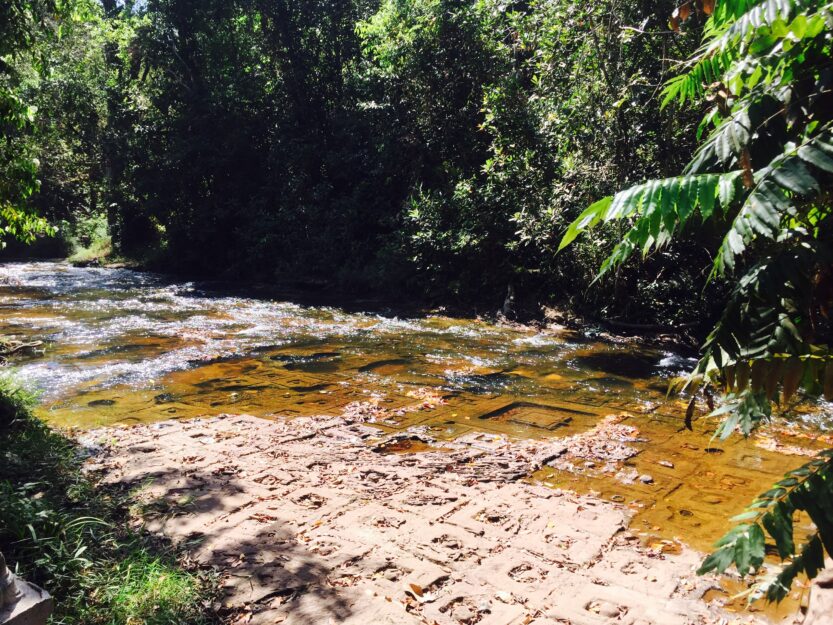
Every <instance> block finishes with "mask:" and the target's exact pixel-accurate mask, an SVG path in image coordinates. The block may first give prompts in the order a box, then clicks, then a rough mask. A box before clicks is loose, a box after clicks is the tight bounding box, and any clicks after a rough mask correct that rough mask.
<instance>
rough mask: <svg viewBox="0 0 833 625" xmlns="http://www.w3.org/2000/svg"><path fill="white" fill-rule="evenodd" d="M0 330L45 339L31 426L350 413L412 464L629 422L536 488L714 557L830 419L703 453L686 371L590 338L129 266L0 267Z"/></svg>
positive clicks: (24, 356) (28, 360)
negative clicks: (624, 515) (621, 434)
mask: <svg viewBox="0 0 833 625" xmlns="http://www.w3.org/2000/svg"><path fill="white" fill-rule="evenodd" d="M354 308H355V307H354ZM0 326H1V327H2V332H3V334H4V336H6V337H13V338H15V339H17V340H20V341H25V342H37V343H39V344H40V345H39V346H38V347H37V348H35V349H32V350H29V351H28V352H21V353H20V354H18V355H16V356H15V357H14V359H13V364H14V365H15V366H16V367H17V369H18V372H19V375H20V377H21V378H22V379H23V380H24V381H25V383H26V384H27V385H29V386H30V387H31V388H32V389H35V390H37V391H38V392H39V393H40V395H41V400H42V402H41V407H40V409H39V414H40V416H41V417H42V418H44V419H45V420H47V421H48V422H49V423H51V424H53V425H55V426H59V427H64V428H72V429H74V430H89V429H93V428H100V427H106V426H120V425H148V424H153V423H158V422H162V421H168V420H186V419H193V418H195V417H213V416H215V415H219V414H245V415H253V416H255V417H262V418H266V419H273V420H274V419H279V420H283V419H286V418H293V417H320V416H322V415H324V416H335V417H350V418H353V419H355V418H356V417H360V418H361V422H362V423H364V424H366V425H369V426H371V427H372V428H374V429H375V430H376V431H378V432H379V433H380V435H392V436H395V435H402V436H401V437H400V438H398V439H396V440H397V444H398V445H400V446H401V447H403V449H401V450H400V451H413V452H415V453H418V452H419V451H420V449H423V448H424V447H428V448H432V449H441V448H442V446H443V443H444V442H449V443H451V442H453V441H456V440H459V439H461V437H471V436H472V435H483V436H486V437H500V438H501V440H505V441H524V440H535V441H547V440H556V439H567V438H570V437H576V436H581V435H582V434H583V433H586V432H588V431H592V430H593V428H595V427H597V426H598V425H599V424H600V423H601V422H602V421H603V420H604V419H605V418H608V417H610V416H611V415H615V416H617V419H618V423H620V424H622V425H623V426H627V427H629V428H632V430H631V431H632V432H633V435H632V436H631V437H630V438H629V440H628V441H627V444H628V446H629V447H630V448H631V449H632V450H633V453H632V454H631V455H626V456H624V457H622V458H618V459H617V460H615V461H614V462H613V463H612V464H611V462H607V461H605V459H604V458H600V459H596V458H590V457H588V456H586V455H582V454H581V453H579V454H577V455H576V454H574V455H573V456H572V457H568V458H566V459H564V460H563V461H562V462H558V463H553V464H552V465H544V466H543V467H542V468H539V469H537V470H536V471H535V472H534V475H532V476H531V478H532V481H533V482H534V483H536V484H538V485H543V486H548V487H551V488H554V489H570V490H572V491H576V492H578V493H581V494H593V495H595V496H598V497H600V498H601V499H604V500H606V501H608V502H612V503H615V504H618V505H621V506H623V507H624V508H626V509H627V510H628V511H629V518H630V528H631V531H633V532H635V533H636V534H638V535H639V536H640V539H641V540H642V542H643V544H645V545H647V546H656V545H659V546H660V547H662V546H664V545H668V549H669V550H672V549H674V547H673V545H674V544H676V543H680V544H686V545H690V546H692V547H694V548H695V549H700V550H705V549H707V548H708V547H709V546H710V545H711V543H713V541H714V540H716V539H717V538H719V537H720V535H721V534H722V533H723V532H724V531H725V530H726V529H727V527H728V521H727V519H728V518H729V517H730V516H731V515H732V514H734V513H737V512H739V511H740V510H741V509H742V508H743V507H744V506H745V504H746V503H748V502H749V501H750V500H751V498H752V497H753V496H754V495H755V494H757V493H759V492H761V491H763V490H766V489H767V488H768V487H769V486H770V484H771V483H772V482H773V481H775V480H776V479H778V478H779V477H780V476H781V475H782V474H783V473H784V471H786V470H789V469H790V468H792V467H795V466H797V465H798V464H801V463H802V461H803V458H802V456H801V455H800V452H801V451H802V450H803V449H812V448H814V446H817V445H819V444H820V442H819V441H820V438H819V437H822V436H824V435H825V431H826V429H827V427H828V423H827V421H826V420H825V419H826V417H825V416H824V415H825V414H826V412H825V410H823V409H821V410H820V409H819V408H818V407H810V408H808V409H806V410H805V411H804V413H805V414H804V416H803V417H801V418H797V419H794V420H793V421H792V422H791V423H789V424H788V425H789V432H790V436H788V437H787V438H786V439H784V438H782V440H785V441H786V442H787V443H789V444H790V445H792V446H793V447H794V449H786V450H785V449H784V448H783V447H782V448H781V449H780V450H779V449H773V448H772V445H771V444H767V443H771V442H772V440H771V439H770V438H768V437H766V436H762V437H759V438H758V439H755V440H742V439H740V438H733V439H731V440H730V441H727V442H726V443H719V442H716V441H715V440H713V438H712V432H713V426H714V424H713V423H710V422H709V421H708V420H707V419H702V418H701V419H698V420H697V421H695V427H694V431H688V430H686V429H685V427H684V413H685V404H686V402H685V399H674V398H669V397H668V396H667V387H668V381H669V380H670V379H671V378H673V377H674V376H678V375H681V374H684V373H685V372H686V371H688V370H689V369H690V368H691V367H692V366H693V365H694V363H695V360H694V359H693V358H692V357H691V356H690V355H684V354H681V353H678V352H675V351H674V350H670V349H661V348H652V347H641V346H639V345H638V344H635V343H633V342H630V341H628V342H625V341H616V340H611V339H610V338H609V337H605V336H604V335H603V334H602V333H600V332H599V331H598V330H596V329H592V328H588V329H587V330H585V331H575V330H568V329H565V328H550V329H546V330H540V329H534V328H522V327H508V326H503V325H499V324H495V323H492V322H489V321H486V320H482V319H456V318H451V317H446V316H443V315H430V314H429V315H421V316H417V317H413V318H410V317H401V316H396V315H393V314H391V313H386V312H385V311H382V312H353V311H348V310H346V309H344V308H339V307H332V306H313V305H304V304H300V303H296V302H293V301H285V300H283V299H281V298H276V297H272V298H265V297H253V296H251V295H250V294H247V293H246V292H245V291H243V290H239V289H232V288H229V286H228V285H223V286H220V285H216V284H207V283H205V284H204V283H195V282H178V281H175V280H172V279H169V278H166V277H164V276H160V275H155V274H151V273H144V272H136V271H132V270H128V269H103V268H76V267H71V266H69V265H67V264H65V263H56V262H31V263H11V264H6V265H3V266H0ZM822 408H824V407H822ZM426 441H427V442H426ZM409 446H410V447H412V449H409ZM422 446H424V447H422ZM784 451H789V452H792V453H784ZM785 609H787V608H785Z"/></svg>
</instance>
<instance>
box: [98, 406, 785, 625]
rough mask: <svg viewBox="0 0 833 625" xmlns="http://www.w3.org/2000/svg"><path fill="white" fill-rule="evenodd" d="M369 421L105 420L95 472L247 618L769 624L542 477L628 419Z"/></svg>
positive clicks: (611, 446)
mask: <svg viewBox="0 0 833 625" xmlns="http://www.w3.org/2000/svg"><path fill="white" fill-rule="evenodd" d="M362 420H363V419H362V416H361V414H358V415H355V416H354V417H352V418H351V417H309V418H296V419H277V420H273V421H270V420H265V419H259V418H255V417H250V416H242V415H222V416H218V417H212V418H206V419H195V420H187V421H167V422H161V423H156V424H152V425H141V426H133V427H115V428H106V429H101V430H97V431H94V432H91V433H88V434H87V435H85V437H84V441H85V442H86V444H87V445H88V446H90V447H91V449H93V450H94V452H95V455H94V456H93V457H92V458H91V459H90V461H89V462H88V465H87V471H88V472H90V473H91V474H94V475H98V476H100V478H101V480H102V482H103V483H104V484H107V485H108V487H118V488H119V489H122V490H133V491H134V492H135V493H136V496H137V497H138V498H139V501H140V504H139V505H138V506H137V507H135V508H134V512H135V516H134V519H133V522H134V524H135V525H136V527H139V528H142V530H143V531H149V532H151V533H153V534H154V535H157V536H158V537H160V539H162V540H165V541H172V542H173V543H174V544H177V545H179V546H180V547H181V548H182V549H183V550H184V551H185V552H186V553H187V554H188V557H189V558H190V559H192V560H193V561H194V562H196V563H198V564H199V565H200V566H202V567H211V568H213V569H215V570H217V571H218V572H219V575H220V583H221V587H222V589H223V593H224V597H223V599H222V604H223V605H225V606H226V607H230V608H233V609H234V610H236V612H237V617H236V619H235V620H234V621H233V622H234V623H237V624H244V623H248V624H251V625H257V624H266V623H268V624H270V625H271V624H272V623H286V624H287V625H289V624H304V625H307V624H309V625H311V624H313V623H344V624H347V623H356V624H359V623H362V624H366V623H374V624H379V623H391V624H393V623H396V624H407V623H414V624H417V623H428V624H434V623H437V624H439V625H471V624H474V623H479V624H480V625H510V624H511V625H519V624H521V623H524V624H527V625H529V624H533V623H534V624H535V625H544V624H554V623H565V622H570V623H573V624H574V625H602V624H607V623H614V622H615V623H629V624H637V623H638V624H640V625H654V624H655V625H693V624H698V625H704V624H715V625H716V624H718V623H720V624H725V623H728V622H731V623H750V624H753V623H754V624H757V623H764V622H766V621H765V620H764V619H763V618H761V617H760V616H756V615H755V614H745V615H738V614H729V613H727V612H724V611H723V610H722V609H721V606H720V603H719V602H711V603H709V602H708V601H707V600H708V599H709V597H710V596H718V595H719V593H715V592H714V591H715V590H717V589H719V587H720V581H719V580H718V579H717V578H710V577H705V578H703V577H697V576H696V574H695V569H696V568H697V565H698V564H699V562H700V560H701V555H700V554H698V553H696V552H695V551H693V550H691V549H689V548H687V547H685V546H684V545H682V544H680V543H677V542H674V541H665V542H663V543H660V544H655V545H652V546H646V545H644V544H642V542H641V541H640V538H639V537H638V536H637V535H636V534H634V533H633V532H631V531H629V530H628V529H627V525H628V518H629V514H630V513H629V510H628V509H627V508H626V507H625V506H622V505H618V504H615V503H611V502H605V501H602V500H600V499H598V498H595V497H592V496H579V495H576V494H573V493H571V492H569V491H561V490H556V489H550V488H546V487H544V486H542V485H539V484H536V483H533V482H531V481H529V480H528V479H527V478H528V476H530V475H531V474H532V473H533V472H534V471H536V470H537V469H539V468H540V467H541V466H543V465H546V464H548V463H552V462H554V461H557V460H558V459H561V458H567V457H571V456H579V455H582V454H586V453H587V451H586V450H587V448H588V447H592V448H593V449H594V450H595V453H597V454H607V455H608V456H610V459H611V461H615V460H616V459H621V458H622V456H623V455H625V456H626V455H627V444H626V443H623V442H622V439H623V437H624V438H627V435H628V431H626V430H625V429H623V428H627V427H628V426H622V425H620V424H618V423H617V421H616V419H615V418H614V419H610V420H607V421H606V422H605V423H602V424H599V426H597V428H595V429H594V430H593V431H590V432H587V433H586V435H584V436H581V437H571V438H568V439H551V440H547V441H521V442H511V441H510V440H508V439H506V438H505V437H501V436H495V435H488V434H472V435H468V436H464V437H460V438H458V439H456V440H453V441H443V442H442V443H441V444H439V443H436V442H434V441H432V440H431V439H429V438H427V437H425V436H424V433H422V434H421V433H420V431H419V430H418V429H417V430H414V431H413V432H411V433H409V435H407V436H403V435H397V436H393V437H391V436H388V437H383V436H382V435H381V433H380V432H379V431H378V430H377V429H375V428H371V427H368V426H366V425H364V424H363V423H362V422H361V421H362ZM631 434H632V433H631ZM409 451H418V452H419V453H407V452H409ZM704 598H705V599H706V600H705V601H704ZM780 622H782V623H791V622H793V619H792V617H787V618H785V619H783V620H781V621H780Z"/></svg>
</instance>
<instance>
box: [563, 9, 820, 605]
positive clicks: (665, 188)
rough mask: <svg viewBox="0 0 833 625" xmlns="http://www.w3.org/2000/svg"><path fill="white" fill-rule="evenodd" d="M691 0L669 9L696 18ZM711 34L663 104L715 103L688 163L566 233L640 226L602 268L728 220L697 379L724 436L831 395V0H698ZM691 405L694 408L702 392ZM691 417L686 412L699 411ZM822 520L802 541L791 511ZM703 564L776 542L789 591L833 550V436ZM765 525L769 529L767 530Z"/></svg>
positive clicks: (780, 579)
mask: <svg viewBox="0 0 833 625" xmlns="http://www.w3.org/2000/svg"><path fill="white" fill-rule="evenodd" d="M691 4H692V3H686V5H684V7H683V10H678V11H677V12H675V14H674V16H673V17H672V21H671V26H672V27H673V28H680V27H681V26H682V27H683V28H684V27H685V24H684V23H683V24H682V25H681V22H684V18H685V17H687V16H688V15H689V13H690V10H691ZM700 6H702V10H703V11H704V12H705V13H707V14H709V17H708V21H707V22H706V25H705V37H704V41H703V44H702V46H701V47H700V48H699V50H698V51H697V53H696V54H695V55H694V56H693V57H692V58H691V59H690V60H689V61H688V62H687V63H686V64H685V66H684V71H683V72H682V73H681V74H680V75H679V76H677V77H675V78H673V79H672V80H671V81H669V82H668V84H667V85H666V87H665V103H666V104H670V103H672V102H676V103H677V104H678V105H685V104H690V103H693V104H699V103H700V102H702V101H704V100H705V101H706V102H707V103H708V104H709V109H708V112H707V113H706V115H705V117H704V118H703V121H702V123H701V125H700V128H699V131H698V136H700V137H703V141H702V144H701V146H700V148H699V149H698V151H697V153H696V154H695V156H694V158H693V160H692V161H691V163H690V164H689V165H688V167H687V168H686V169H685V171H684V172H683V175H681V176H677V177H673V178H664V179H655V180H650V181H649V182H646V183H644V184H640V185H637V186H633V187H630V188H628V189H626V190H624V191H620V192H619V193H617V194H616V195H614V196H609V197H606V198H604V199H602V200H599V201H598V202H596V203H594V204H593V205H591V206H590V207H589V208H587V209H586V210H585V211H584V213H582V214H581V215H580V216H579V218H578V219H576V220H575V221H574V222H573V223H572V225H571V226H570V227H569V228H568V230H567V232H566V234H565V235H564V238H563V240H562V242H561V247H562V248H563V247H565V246H567V245H568V244H569V243H570V242H571V241H573V240H574V239H575V238H576V237H577V236H578V235H579V234H580V233H582V232H584V231H586V230H588V229H591V228H594V227H596V226H598V225H599V224H602V223H605V222H611V221H623V220H624V221H626V223H628V225H629V228H628V230H627V232H626V233H625V234H624V236H623V238H622V240H621V242H620V243H618V244H617V245H616V247H615V248H614V250H613V252H612V253H611V255H610V256H609V257H608V258H607V260H605V261H604V263H603V264H602V267H601V275H605V274H607V273H609V272H611V271H614V270H617V269H618V268H619V267H621V266H622V264H623V263H624V262H625V261H626V260H628V259H629V258H630V257H631V256H632V255H634V254H635V253H637V252H639V253H641V254H642V255H643V257H644V256H646V255H648V254H649V253H651V252H652V251H655V250H658V249H662V248H663V247H665V246H667V245H668V244H669V243H670V241H671V240H672V238H674V237H678V236H680V234H681V233H682V232H683V231H684V229H685V228H688V229H691V228H693V227H695V224H696V222H698V221H699V222H701V223H705V222H710V223H711V222H713V223H716V224H718V225H720V226H721V227H722V228H723V231H724V233H725V234H724V236H723V237H722V240H721V241H720V242H719V243H718V244H717V246H716V247H717V249H716V251H715V253H714V258H713V269H712V275H713V276H715V277H717V276H724V275H731V277H732V280H733V282H734V287H733V290H732V292H731V294H730V296H729V297H728V300H727V301H726V302H725V306H724V309H723V312H722V315H721V317H720V319H719V321H718V323H717V324H716V326H715V327H714V329H713V330H712V332H711V334H710V335H709V337H708V339H707V340H706V342H705V344H704V346H703V352H702V359H701V360H700V363H699V365H698V367H697V369H696V371H695V373H694V375H693V376H692V378H691V380H690V382H689V386H688V388H689V389H690V390H692V391H693V390H694V389H695V388H697V387H698V386H701V385H707V386H716V387H718V388H719V389H720V390H722V391H723V392H724V393H725V398H724V403H723V405H722V406H721V407H720V408H718V409H717V410H715V411H713V412H712V414H713V415H714V416H721V417H723V420H722V422H721V423H720V425H719V427H718V429H717V433H716V434H717V435H718V436H720V437H723V438H725V437H727V436H729V435H730V434H731V433H732V432H734V431H736V430H740V431H741V432H742V433H743V434H744V435H748V434H749V433H750V432H751V431H752V430H753V429H754V428H755V427H757V426H758V425H760V424H761V423H763V422H765V421H768V420H770V419H771V418H772V416H773V412H772V406H773V403H774V404H775V405H776V406H777V407H778V409H779V410H780V411H781V412H782V413H784V414H788V412H789V408H790V402H791V401H793V400H794V398H795V397H796V393H797V391H799V390H800V391H801V392H802V393H804V394H806V395H809V396H818V395H821V394H824V395H825V396H827V397H830V396H831V394H833V361H831V359H833V354H831V338H833V334H831V331H832V330H833V327H831V324H830V320H829V312H830V310H831V305H833V273H832V272H831V270H830V267H831V258H833V256H832V255H833V247H832V245H833V227H831V222H833V220H831V219H830V217H831V214H832V213H833V204H831V174H833V62H831V33H833V5H831V4H829V3H827V2H823V1H821V0H719V1H718V2H716V3H715V2H702V3H701V4H700ZM691 407H692V409H693V407H694V399H692V403H691ZM690 418H691V415H689V424H690ZM798 513H806V514H807V515H808V516H809V518H810V519H811V520H812V522H813V524H814V526H815V530H814V531H813V532H811V533H810V534H809V536H807V537H804V538H802V539H801V540H798V539H797V537H796V536H795V531H794V520H795V517H796V515H797V514H798ZM735 521H736V523H737V524H736V525H735V526H734V528H733V529H732V530H731V531H730V532H729V533H728V534H727V535H726V536H725V537H724V538H723V539H722V540H721V541H720V542H718V543H717V545H716V546H717V550H716V551H715V552H714V553H713V554H712V555H710V556H709V557H708V558H707V559H706V560H705V562H704V563H703V565H702V567H701V569H700V571H701V572H707V571H712V570H716V571H720V572H722V571H724V570H726V569H727V568H728V567H729V566H731V565H733V564H734V565H735V566H736V568H737V570H738V572H739V573H740V574H741V575H746V574H747V573H750V572H755V571H758V570H759V569H760V568H761V567H762V566H763V564H764V556H765V547H766V544H765V543H766V541H767V540H771V541H772V542H773V543H774V545H775V548H776V550H777V552H778V554H779V555H780V557H781V559H782V560H783V561H784V566H782V567H780V568H779V569H778V570H776V571H775V572H773V573H772V574H770V575H767V576H765V577H764V578H763V579H762V580H761V581H760V583H758V584H757V585H756V586H754V588H753V591H752V596H753V597H758V596H761V595H763V596H766V597H767V598H768V599H769V600H780V599H781V598H783V597H784V596H785V594H786V593H787V591H788V589H789V587H790V586H791V584H792V582H793V581H794V579H795V578H796V576H798V575H799V574H802V573H803V574H806V575H807V576H808V577H810V578H812V577H814V576H815V575H816V574H817V573H818V571H819V570H820V569H821V568H823V567H824V553H825V551H826V552H827V553H828V554H829V555H833V450H828V451H825V452H822V453H820V454H819V455H818V456H817V457H816V458H814V459H813V460H811V461H810V462H809V463H807V464H806V465H805V466H803V467H801V468H799V469H797V470H795V471H792V472H791V473H790V474H788V475H787V476H786V477H785V478H784V479H783V480H781V481H780V482H778V483H777V484H775V486H774V487H773V489H771V490H769V491H768V492H766V493H764V494H762V495H761V496H759V498H758V499H757V500H756V501H755V502H754V503H752V505H751V506H750V507H749V509H748V510H747V511H746V512H745V513H744V514H741V515H739V516H738V517H736V518H735ZM767 535H768V537H769V538H767Z"/></svg>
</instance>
